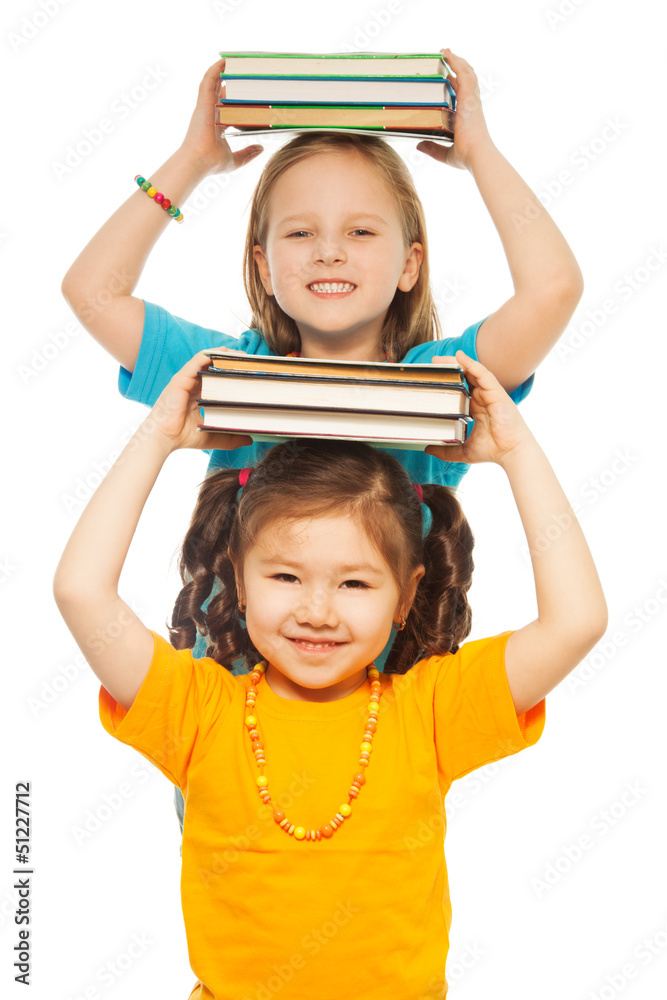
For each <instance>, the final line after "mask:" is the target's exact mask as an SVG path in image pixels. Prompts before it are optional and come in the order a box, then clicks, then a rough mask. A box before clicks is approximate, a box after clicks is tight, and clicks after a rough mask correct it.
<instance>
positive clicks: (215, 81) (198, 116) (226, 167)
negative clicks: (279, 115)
mask: <svg viewBox="0 0 667 1000" xmlns="http://www.w3.org/2000/svg"><path fill="white" fill-rule="evenodd" d="M224 68H225V60H224V59H219V60H218V62H216V63H214V64H213V65H212V66H209V68H208V69H207V70H206V73H205V74H204V78H203V80H202V82H201V83H200V85H199V94H198V96H197V106H196V107H195V110H194V113H193V115H192V118H191V119H190V125H189V127H188V131H187V133H186V135H185V139H184V140H183V144H182V146H181V148H182V149H183V150H185V151H187V152H188V153H189V154H190V155H191V156H192V157H193V158H194V159H196V160H197V161H198V162H200V163H202V164H203V166H204V168H205V171H206V173H207V174H221V173H227V172H228V171H231V170H236V169H237V168H238V167H242V166H244V165H245V164H246V163H249V162H250V160H252V159H254V158H255V157H256V156H258V155H259V153H261V152H262V150H263V149H264V147H263V146H244V148H243V149H238V150H237V151H236V152H235V153H233V152H232V150H231V149H230V147H229V143H228V142H227V140H226V139H225V138H224V135H223V133H222V129H220V128H219V127H218V126H217V125H215V115H216V112H215V106H216V104H218V103H219V101H220V98H221V97H224V96H225V86H224V84H223V82H222V80H221V79H220V74H221V73H222V72H223V70H224Z"/></svg>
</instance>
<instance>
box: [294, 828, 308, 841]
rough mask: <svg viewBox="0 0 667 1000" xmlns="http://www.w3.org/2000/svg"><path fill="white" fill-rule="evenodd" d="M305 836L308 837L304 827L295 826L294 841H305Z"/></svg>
mask: <svg viewBox="0 0 667 1000" xmlns="http://www.w3.org/2000/svg"><path fill="white" fill-rule="evenodd" d="M305 836H306V831H305V829H304V828H303V827H302V826H295V827H294V839H295V840H303V838H304V837H305Z"/></svg>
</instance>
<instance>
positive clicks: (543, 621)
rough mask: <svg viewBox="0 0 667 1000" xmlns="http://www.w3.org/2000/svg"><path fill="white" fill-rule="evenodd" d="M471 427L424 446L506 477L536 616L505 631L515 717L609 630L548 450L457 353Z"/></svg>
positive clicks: (479, 370) (493, 382) (487, 376)
mask: <svg viewBox="0 0 667 1000" xmlns="http://www.w3.org/2000/svg"><path fill="white" fill-rule="evenodd" d="M456 359H457V361H458V362H459V364H460V365H462V367H463V368H464V369H465V373H466V377H467V379H468V381H469V383H470V386H471V389H472V402H471V414H472V416H473V417H474V418H475V426H474V428H473V431H472V433H471V435H470V437H469V439H468V441H466V443H465V444H464V445H460V446H452V447H448V448H432V447H429V448H428V449H427V451H429V452H430V453H432V454H434V455H437V457H439V458H442V459H443V460H445V461H452V462H496V463H497V464H498V465H500V466H501V467H502V468H503V469H504V470H505V472H506V473H507V477H508V479H509V481H510V486H511V488H512V492H513V494H514V499H515V500H516V505H517V508H518V510H519V515H520V517H521V521H522V524H523V528H524V531H525V532H526V538H527V540H528V546H529V549H530V557H531V561H532V565H533V574H534V577H535V593H536V597H537V612H538V614H537V618H536V619H535V621H533V622H531V623H530V624H529V625H526V626H524V627H523V628H520V629H518V630H517V631H516V632H513V633H512V635H511V636H510V638H509V640H508V643H507V647H506V652H505V668H506V671H507V679H508V681H509V686H510V690H511V692H512V698H513V700H514V705H515V708H516V711H517V715H521V714H522V713H523V712H526V711H528V709H530V708H532V707H533V706H534V705H536V704H537V703H538V702H539V701H541V700H542V698H544V697H545V695H547V694H548V693H549V691H551V690H552V689H553V688H554V687H555V686H556V685H557V684H559V683H560V681H562V680H563V678H564V677H566V676H567V674H569V673H570V671H571V670H574V668H575V667H576V666H577V664H578V663H580V662H581V660H582V659H583V657H584V656H585V655H586V653H587V652H588V651H589V650H590V649H592V648H593V646H594V645H595V644H596V643H597V642H598V641H599V640H600V638H601V637H602V635H604V632H605V630H606V628H607V605H606V602H605V599H604V594H603V592H602V587H601V584H600V580H599V577H598V574H597V570H596V569H595V565H594V563H593V557H592V556H591V553H590V550H589V548H588V545H587V544H586V539H585V538H584V534H583V532H582V530H581V528H580V526H579V522H578V521H577V518H576V517H575V514H574V511H573V510H572V508H571V506H570V504H569V502H568V500H567V497H566V496H565V493H564V492H563V489H562V487H561V485H560V483H559V482H558V480H557V479H556V475H555V473H554V471H553V469H552V468H551V466H550V464H549V462H548V460H547V457H546V455H545V454H544V452H543V451H542V449H541V448H540V446H539V444H538V443H537V441H536V440H535V438H534V437H533V435H532V434H531V432H530V431H529V430H528V428H527V426H526V424H525V423H524V420H523V418H522V417H521V414H520V413H519V411H518V409H517V407H516V406H515V404H514V403H513V402H512V400H511V399H510V398H509V397H508V395H507V393H506V392H505V391H504V389H503V388H502V386H501V385H500V383H499V382H498V380H497V379H496V378H495V376H493V375H492V374H491V372H489V371H488V370H487V369H486V368H484V367H483V365H481V364H480V363H479V362H477V361H473V360H472V359H471V358H469V357H467V355H465V354H464V353H463V352H462V351H458V352H457V355H456Z"/></svg>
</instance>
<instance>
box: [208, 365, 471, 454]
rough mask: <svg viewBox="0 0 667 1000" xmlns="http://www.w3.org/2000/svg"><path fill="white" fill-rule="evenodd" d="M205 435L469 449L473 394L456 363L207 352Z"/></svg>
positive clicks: (395, 446)
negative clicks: (466, 445)
mask: <svg viewBox="0 0 667 1000" xmlns="http://www.w3.org/2000/svg"><path fill="white" fill-rule="evenodd" d="M205 353H206V354H207V355H208V357H209V358H210V359H211V362H210V365H209V367H208V368H206V369H205V370H203V371H201V372H200V373H199V374H200V375H201V380H202V387H201V399H199V403H200V405H201V406H202V407H203V410H204V416H203V423H202V424H200V425H199V426H200V427H201V429H202V430H211V431H226V432H228V433H230V432H233V433H238V434H250V435H251V436H252V438H253V440H255V441H271V442H276V441H277V440H284V439H286V438H292V437H315V438H336V439H339V440H348V441H367V442H368V443H370V444H377V445H385V446H386V445H390V446H391V447H392V448H407V449H412V450H423V449H424V448H425V447H426V445H429V444H461V443H463V442H464V441H465V440H466V437H467V434H468V425H469V424H470V423H471V417H470V416H469V412H470V393H469V391H468V387H467V385H466V382H465V378H464V375H463V370H462V369H461V368H460V366H459V365H457V364H456V362H442V363H438V364H432V363H429V364H415V365H412V364H402V363H400V362H399V363H398V364H396V363H392V362H373V361H327V360H319V359H315V358H292V357H290V358H283V357H274V356H271V355H269V356H261V355H251V354H248V355H238V354H227V353H223V352H219V351H206V352H205Z"/></svg>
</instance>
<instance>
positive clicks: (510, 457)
mask: <svg viewBox="0 0 667 1000" xmlns="http://www.w3.org/2000/svg"><path fill="white" fill-rule="evenodd" d="M542 457H544V452H543V451H542V449H541V447H540V446H539V444H538V443H537V440H536V439H535V438H534V437H533V435H532V434H531V432H530V431H529V430H528V428H526V436H525V437H524V438H522V439H521V441H519V442H518V443H517V444H516V445H515V446H514V448H512V449H511V451H508V452H506V453H505V454H504V455H503V456H502V457H501V458H500V459H499V460H498V465H499V466H500V467H501V468H502V469H504V471H505V474H506V475H507V476H509V477H510V478H511V477H512V475H514V474H515V473H517V472H523V471H525V470H526V469H530V468H531V467H532V466H533V465H534V464H535V462H536V461H539V460H540V459H541V458H542Z"/></svg>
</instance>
